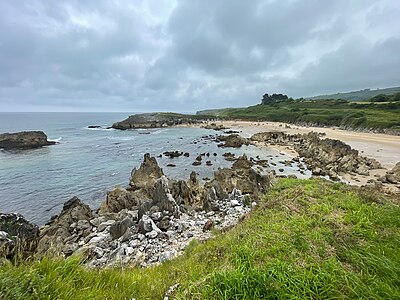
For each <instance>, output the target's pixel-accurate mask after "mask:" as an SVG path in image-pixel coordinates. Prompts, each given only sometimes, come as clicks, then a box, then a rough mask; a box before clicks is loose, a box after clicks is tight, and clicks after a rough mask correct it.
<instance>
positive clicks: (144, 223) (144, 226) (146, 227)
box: [138, 215, 161, 234]
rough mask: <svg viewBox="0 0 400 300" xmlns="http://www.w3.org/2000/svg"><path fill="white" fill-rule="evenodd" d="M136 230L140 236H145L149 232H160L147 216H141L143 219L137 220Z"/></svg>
mask: <svg viewBox="0 0 400 300" xmlns="http://www.w3.org/2000/svg"><path fill="white" fill-rule="evenodd" d="M138 228H139V232H140V233H141V234H146V233H148V232H151V231H156V232H161V230H160V229H159V228H158V227H157V225H156V224H155V223H154V221H153V220H152V219H151V218H150V217H149V216H148V215H143V217H142V218H141V219H140V220H139V223H138Z"/></svg>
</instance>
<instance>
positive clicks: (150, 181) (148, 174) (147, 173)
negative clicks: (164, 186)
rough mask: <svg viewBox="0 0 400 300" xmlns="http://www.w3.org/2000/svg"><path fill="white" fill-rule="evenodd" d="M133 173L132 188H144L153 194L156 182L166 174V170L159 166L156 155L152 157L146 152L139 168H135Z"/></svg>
mask: <svg viewBox="0 0 400 300" xmlns="http://www.w3.org/2000/svg"><path fill="white" fill-rule="evenodd" d="M131 175H132V176H131V180H130V183H129V184H130V186H131V189H132V190H138V189H142V190H144V191H146V192H147V193H148V194H149V195H152V193H153V190H154V184H155V182H156V181H157V180H158V179H159V178H160V177H161V176H163V175H164V172H163V170H162V169H161V168H160V167H159V166H158V164H157V160H156V159H155V157H150V154H149V153H146V154H145V155H144V160H143V163H142V164H141V165H140V167H139V169H136V168H135V169H133V170H132V174H131Z"/></svg>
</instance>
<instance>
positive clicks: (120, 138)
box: [107, 136, 136, 141]
mask: <svg viewBox="0 0 400 300" xmlns="http://www.w3.org/2000/svg"><path fill="white" fill-rule="evenodd" d="M107 139H109V140H113V141H133V140H135V139H136V137H135V136H109V137H107Z"/></svg>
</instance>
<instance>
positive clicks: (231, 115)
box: [215, 100, 400, 130]
mask: <svg viewBox="0 0 400 300" xmlns="http://www.w3.org/2000/svg"><path fill="white" fill-rule="evenodd" d="M215 115H216V116H217V117H219V118H221V119H240V120H252V121H274V122H288V123H312V124H315V125H324V126H325V125H326V126H342V127H351V128H368V129H369V128H371V129H386V128H387V129H393V130H396V129H397V130H400V102H391V103H368V102H363V103H360V102H358V103H356V102H347V101H342V100H314V101H311V100H302V101H300V100H295V101H285V102H281V103H275V104H269V105H261V104H259V105H255V106H249V107H245V108H227V109H223V110H217V111H215Z"/></svg>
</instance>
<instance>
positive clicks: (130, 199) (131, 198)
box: [99, 187, 143, 215]
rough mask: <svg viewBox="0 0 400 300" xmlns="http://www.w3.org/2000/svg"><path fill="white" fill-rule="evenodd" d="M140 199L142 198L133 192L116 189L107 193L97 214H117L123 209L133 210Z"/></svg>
mask: <svg viewBox="0 0 400 300" xmlns="http://www.w3.org/2000/svg"><path fill="white" fill-rule="evenodd" d="M141 198H143V197H142V196H141V195H140V194H138V193H135V192H134V191H127V190H126V189H125V188H123V187H116V188H115V189H114V190H112V191H110V192H107V198H106V201H104V202H103V203H102V204H101V205H100V209H99V214H100V215H102V214H105V213H118V212H119V211H121V210H123V209H133V208H135V207H137V206H138V205H139V201H140V199H141Z"/></svg>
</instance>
